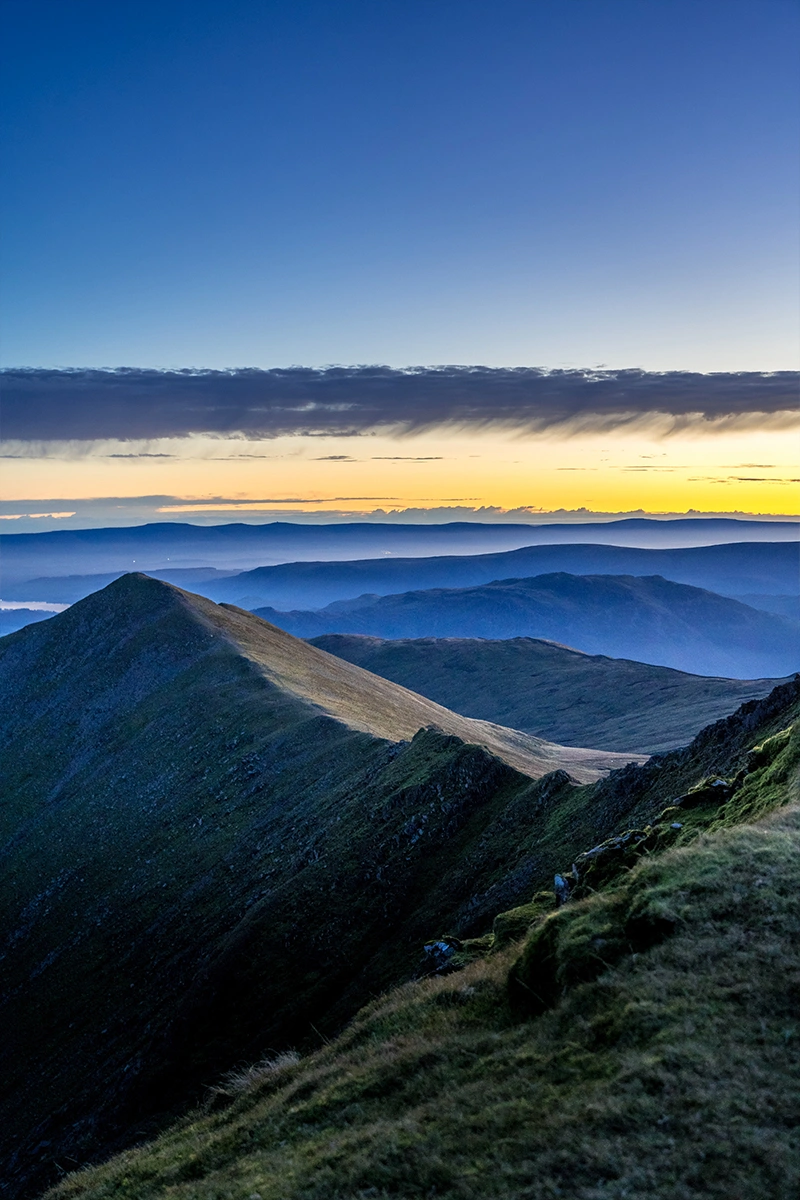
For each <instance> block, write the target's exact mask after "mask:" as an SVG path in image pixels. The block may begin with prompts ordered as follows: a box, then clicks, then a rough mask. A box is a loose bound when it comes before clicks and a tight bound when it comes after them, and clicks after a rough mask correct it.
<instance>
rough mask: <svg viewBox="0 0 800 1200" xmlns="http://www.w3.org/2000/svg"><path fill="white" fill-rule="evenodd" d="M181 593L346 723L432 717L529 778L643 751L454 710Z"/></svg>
mask: <svg viewBox="0 0 800 1200" xmlns="http://www.w3.org/2000/svg"><path fill="white" fill-rule="evenodd" d="M162 586H164V587H168V586H170V585H168V584H164V585H162ZM175 590H176V591H178V590H179V589H175ZM182 595H183V598H184V602H185V603H186V604H187V605H189V606H190V607H191V608H192V609H193V611H194V612H195V613H196V614H197V615H198V616H200V617H202V618H203V619H204V620H205V621H206V622H207V623H209V624H210V625H213V626H214V628H215V629H216V631H217V633H218V634H219V635H220V636H222V637H224V638H226V639H227V640H228V641H230V642H232V643H233V644H234V645H235V646H236V648H237V649H238V650H239V651H240V652H241V653H243V654H244V655H246V656H247V657H248V658H249V659H250V660H251V662H253V663H255V664H256V665H257V666H258V668H259V670H260V671H261V672H262V674H263V675H264V676H265V677H266V678H267V679H269V681H270V682H271V683H273V684H275V686H276V687H279V688H280V689H281V690H282V691H284V692H289V693H291V694H293V695H295V696H298V697H299V698H301V699H303V700H305V701H307V702H308V703H310V704H313V705H314V706H315V707H316V708H317V709H319V711H321V712H324V713H325V714H326V715H328V716H330V717H334V718H336V720H339V721H342V722H343V723H344V724H345V725H348V726H350V728H351V729H358V730H361V731H362V732H364V733H370V734H372V735H373V736H375V737H382V738H387V739H389V740H390V741H407V740H409V739H410V738H412V737H413V736H414V734H415V733H416V732H417V731H418V730H419V729H424V728H426V727H427V726H431V725H432V726H435V727H436V728H437V729H441V730H443V731H444V732H445V733H449V734H453V735H454V736H455V737H458V738H460V739H461V740H462V741H464V742H468V743H470V744H476V745H479V746H485V747H486V749H488V750H490V751H491V752H492V754H496V755H497V757H498V758H500V759H502V760H503V761H504V762H506V763H508V764H509V766H512V767H514V768H515V769H516V770H517V771H522V772H523V774H525V775H529V776H530V777H531V778H532V779H539V778H540V777H541V776H542V775H546V774H547V773H548V772H549V771H555V770H558V769H559V768H561V769H563V770H565V771H567V772H569V774H570V775H572V776H573V778H574V779H576V780H578V781H579V782H580V783H592V782H593V781H594V780H595V779H599V778H600V777H601V776H602V775H604V774H605V773H606V772H608V771H612V770H615V769H616V768H617V767H622V766H624V765H625V764H626V763H628V762H644V761H645V759H646V755H641V754H634V753H631V754H619V753H614V752H610V751H605V750H591V749H584V748H581V747H574V746H558V745H556V744H555V743H553V742H546V741H544V740H543V739H541V738H537V737H534V736H533V735H532V734H526V733H521V732H520V731H518V730H516V729H507V728H505V726H502V725H494V724H493V723H492V722H490V721H478V720H474V719H473V718H471V717H462V716H459V715H458V714H457V713H454V712H451V711H450V709H447V708H443V707H442V706H441V705H440V704H436V703H434V701H433V700H428V699H427V698H426V697H425V696H420V695H417V693H416V692H412V691H409V690H408V689H407V688H404V687H401V686H400V685H399V684H396V683H390V682H389V681H388V680H386V679H382V678H380V676H378V675H373V674H372V673H371V672H370V671H365V670H364V669H363V668H362V667H357V666H355V665H354V664H353V663H348V662H345V661H344V660H343V659H341V658H337V657H335V656H334V655H332V654H328V653H326V652H325V651H324V650H319V649H317V648H316V647H315V646H309V645H308V643H307V642H304V641H301V640H300V639H299V638H295V637H293V636H292V635H291V634H289V633H285V632H284V631H283V630H282V629H278V628H277V627H276V626H275V625H271V624H270V623H269V622H268V621H263V620H262V619H261V618H260V617H257V616H255V615H254V614H253V613H250V612H247V611H245V610H244V609H241V608H235V607H233V606H232V605H227V604H226V605H217V604H214V603H213V601H211V600H206V599H204V598H203V597H201V596H195V595H193V594H191V593H189V592H183V593H182Z"/></svg>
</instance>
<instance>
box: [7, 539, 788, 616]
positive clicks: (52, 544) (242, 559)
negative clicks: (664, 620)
mask: <svg viewBox="0 0 800 1200" xmlns="http://www.w3.org/2000/svg"><path fill="white" fill-rule="evenodd" d="M784 540H788V541H794V542H797V540H798V526H797V524H796V523H795V522H789V521H747V520H742V519H732V518H690V519H687V518H679V519H676V520H655V519H652V518H628V519H623V520H614V521H586V522H581V521H562V522H559V523H550V524H533V523H531V524H509V523H506V522H500V523H498V522H485V523H481V522H477V521H461V522H458V521H456V522H448V523H444V524H427V525H423V524H416V525H415V524H411V523H407V522H404V521H361V522H342V523H337V524H324V525H319V524H306V523H303V524H300V523H297V522H291V521H275V522H270V523H267V524H254V525H250V524H243V523H236V524H229V525H211V526H202V525H190V524H187V523H183V522H178V521H163V522H159V523H153V524H148V525H140V526H134V527H122V528H119V527H117V528H107V529H61V530H53V531H50V532H46V533H22V534H20V533H17V534H15V533H3V534H0V596H2V598H3V599H11V598H12V597H11V596H10V595H6V594H5V593H6V591H7V589H8V588H9V587H12V586H15V585H16V584H18V583H21V582H23V581H25V580H31V579H37V578H40V577H41V576H63V575H76V574H82V575H86V574H98V573H101V572H123V571H148V572H152V571H165V570H175V569H176V568H177V569H196V568H202V567H211V568H219V569H223V570H240V571H241V570H249V569H251V568H253V567H257V566H262V565H264V564H266V563H287V562H295V561H308V560H312V559H315V560H318V559H322V560H337V559H361V558H373V559H380V558H382V557H383V556H385V555H387V554H390V555H393V556H405V557H409V556H412V555H413V556H419V555H443V554H446V555H470V554H488V553H493V552H497V551H503V550H508V549H512V548H515V547H520V546H533V545H548V544H555V543H561V542H573V543H575V542H586V543H596V542H604V543H611V544H612V545H615V546H649V547H654V548H655V547H666V546H676V547H681V546H708V545H711V544H716V543H723V542H744V541H752V542H755V541H772V542H778V541H784ZM542 569H546V570H554V569H556V567H554V566H552V565H551V566H549V567H547V568H542ZM558 569H561V570H567V569H569V568H567V567H563V566H562V567H559V568H558ZM620 569H621V568H620ZM626 569H627V568H626ZM651 569H653V568H651ZM509 573H511V574H516V572H509ZM493 578H499V576H497V575H495V576H493ZM484 581H485V580H484V579H483V578H481V579H464V580H462V581H461V582H462V583H464V584H466V583H481V582H484ZM175 582H177V581H175ZM436 582H438V581H436V580H433V581H420V582H415V583H412V582H410V581H407V582H404V583H402V585H401V587H402V589H405V588H408V587H412V586H413V587H421V586H427V587H430V586H433V585H434V583H436ZM687 582H696V581H695V580H688V581H687ZM185 586H188V581H186V584H185ZM704 586H710V585H708V584H704ZM90 590H95V588H92V589H90ZM360 590H361V591H365V590H370V591H371V590H379V589H377V588H376V589H373V588H371V587H369V588H366V587H362V588H361V589H360ZM387 590H388V591H397V590H399V589H398V588H397V587H396V586H391V587H389V588H388V589H387ZM745 590H746V591H751V592H753V591H759V590H761V588H760V587H749V588H746V589H745ZM787 590H788V591H790V592H794V591H795V590H796V587H795V582H794V581H793V582H792V584H791V586H790V587H789V588H788V589H787ZM85 594H88V593H85ZM347 594H348V595H352V594H353V593H352V592H349V593H347ZM40 598H41V599H45V600H48V599H55V597H51V596H42V597H40ZM214 598H216V597H214ZM219 598H220V599H227V600H235V599H236V597H235V596H224V597H223V596H220V597H219ZM336 598H337V597H335V596H330V597H328V599H326V600H324V601H318V600H314V603H315V604H317V603H328V601H329V600H333V599H336ZM19 599H22V600H32V599H36V597H35V596H32V595H25V596H20V597H19ZM73 599H77V597H73ZM65 602H66V603H70V602H71V601H70V600H67V601H65ZM261 603H270V604H275V603H281V604H282V603H284V601H283V600H281V599H280V598H278V597H269V596H268V597H265V598H264V599H263V600H262V601H261ZM290 603H291V604H295V603H296V601H295V600H291V601H290ZM303 603H308V601H306V602H303Z"/></svg>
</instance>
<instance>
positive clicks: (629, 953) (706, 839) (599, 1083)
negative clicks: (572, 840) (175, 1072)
mask: <svg viewBox="0 0 800 1200" xmlns="http://www.w3.org/2000/svg"><path fill="white" fill-rule="evenodd" d="M799 715H800V680H796V681H794V682H792V683H789V684H787V685H784V686H782V687H780V688H778V689H776V690H775V691H774V692H773V693H771V695H770V696H769V697H767V698H765V699H764V700H763V701H758V702H752V703H749V704H747V705H745V706H744V707H743V708H742V710H740V711H739V712H737V713H736V714H734V715H733V716H732V717H730V718H729V719H727V720H725V721H721V722H719V723H717V724H716V725H714V726H711V727H710V728H709V729H707V730H705V731H704V732H703V734H702V735H701V736H700V737H699V738H698V739H697V740H696V742H695V743H693V745H692V746H691V747H688V748H687V749H686V750H685V751H682V752H680V753H678V754H675V755H670V756H667V757H666V758H665V759H664V760H662V761H661V763H660V764H659V760H651V761H650V762H649V763H648V764H647V765H646V766H645V767H644V768H634V769H633V770H632V771H630V772H628V773H626V774H627V775H628V780H627V782H628V784H629V785H630V786H631V788H632V790H633V791H634V792H639V795H640V799H642V800H643V801H644V802H645V803H646V804H647V805H648V806H649V809H648V811H647V812H646V814H645V815H647V816H648V818H653V817H655V815H656V814H657V812H658V809H657V808H655V807H653V806H654V804H655V803H657V801H658V795H659V788H660V789H661V795H662V797H663V796H664V795H672V796H675V791H672V792H671V793H670V791H669V790H668V789H669V787H670V782H671V783H672V786H673V787H674V789H675V790H677V789H678V788H687V787H688V788H689V789H690V790H689V791H688V793H687V794H685V795H684V796H682V797H681V798H680V801H679V803H680V804H681V805H682V807H679V809H678V811H677V813H675V811H674V810H673V816H672V817H670V816H669V815H668V816H667V817H666V820H665V822H664V824H665V825H666V830H665V831H664V832H665V833H667V832H668V833H669V835H670V836H671V837H672V838H673V843H672V844H669V843H667V845H666V847H665V846H664V845H663V843H662V845H661V847H659V846H657V845H656V846H653V847H651V848H650V851H649V852H648V853H644V854H643V855H642V856H641V857H640V858H639V860H638V862H633V863H632V864H631V863H630V862H625V863H622V864H620V866H621V867H622V869H621V871H620V872H619V873H618V874H617V875H616V876H614V877H612V878H610V880H607V881H606V882H605V883H602V882H601V883H598V881H597V880H594V883H595V884H596V885H597V886H596V887H593V888H591V889H590V894H588V895H587V896H586V898H585V899H582V900H581V899H579V900H570V901H569V902H568V903H566V904H564V905H563V906H562V907H560V908H558V909H556V910H555V911H548V909H550V910H552V909H553V907H554V905H553V897H552V893H551V894H550V896H549V897H548V896H544V897H542V896H539V897H537V900H538V901H539V902H540V903H539V905H538V912H537V911H536V910H537V903H536V901H534V902H533V903H531V904H529V905H528V906H527V908H528V923H529V924H531V922H532V924H531V927H530V931H529V932H528V933H527V937H526V938H525V941H524V942H523V943H517V944H516V945H514V944H511V945H508V943H507V941H503V942H502V943H501V945H500V947H499V948H498V947H497V946H496V944H495V943H493V942H492V939H491V937H486V938H482V939H480V943H477V942H476V943H473V944H472V945H471V947H469V952H470V953H472V954H478V953H480V954H481V955H482V957H480V958H479V959H478V960H477V961H473V962H472V963H471V965H467V966H466V968H465V969H463V970H461V971H456V972H454V973H450V974H448V975H446V976H444V977H439V978H432V979H426V980H423V981H421V982H415V983H411V984H409V985H408V986H406V987H404V988H399V989H396V990H394V991H393V992H391V993H390V994H388V995H385V996H381V997H380V998H378V999H376V1000H375V1001H374V1002H373V1003H372V1004H370V1005H369V1006H368V1007H367V1008H366V1009H365V1010H363V1011H362V1012H361V1013H359V1015H358V1016H357V1018H356V1019H355V1021H354V1022H353V1023H352V1024H351V1025H350V1026H349V1027H348V1028H347V1029H346V1030H345V1031H344V1033H343V1034H342V1035H341V1036H340V1037H339V1038H337V1039H336V1040H335V1041H334V1042H332V1043H331V1044H329V1045H326V1046H324V1047H323V1048H322V1049H319V1050H318V1051H317V1052H316V1053H313V1054H310V1055H308V1056H307V1057H305V1058H302V1059H300V1061H296V1060H295V1061H292V1060H291V1059H289V1060H287V1059H283V1060H282V1061H281V1060H277V1061H275V1060H273V1061H267V1062H264V1063H262V1064H260V1065H259V1066H258V1067H256V1068H255V1069H254V1070H253V1071H251V1072H249V1073H248V1072H241V1071H240V1072H238V1074H237V1075H236V1076H234V1077H233V1078H230V1079H228V1080H226V1081H225V1082H224V1083H223V1085H222V1092H223V1096H222V1097H221V1098H220V1100H219V1101H218V1105H217V1108H216V1110H213V1111H208V1110H206V1111H205V1112H203V1113H201V1112H198V1113H195V1114H194V1116H193V1117H192V1118H190V1119H189V1120H187V1121H186V1122H185V1123H183V1124H180V1125H177V1126H175V1127H174V1128H173V1129H171V1130H170V1131H168V1132H167V1133H166V1134H165V1135H164V1136H163V1137H161V1138H160V1139H158V1140H157V1141H156V1142H154V1143H153V1144H152V1145H149V1146H145V1147H142V1148H141V1149H140V1150H138V1151H134V1152H131V1153H129V1154H127V1155H124V1156H122V1157H120V1158H117V1159H115V1160H113V1161H112V1162H110V1163H108V1164H106V1165H104V1166H101V1167H99V1168H98V1169H97V1170H95V1171H91V1172H86V1173H78V1174H76V1175H75V1176H74V1177H72V1178H70V1179H68V1180H66V1181H65V1182H64V1183H63V1184H62V1186H61V1187H60V1188H58V1189H57V1190H56V1192H55V1193H54V1194H53V1200H55V1198H56V1197H57V1198H58V1200H79V1198H80V1200H111V1198H112V1197H113V1198H114V1200H219V1198H220V1197H228V1196H230V1197H237V1198H238V1197H248V1196H251V1197H252V1196H259V1197H261V1200H327V1198H328V1197H336V1198H337V1200H364V1197H366V1196H372V1195H379V1196H382V1197H401V1196H402V1197H412V1196H436V1197H441V1198H442V1200H520V1198H521V1197H525V1200H552V1197H556V1196H565V1197H566V1196H569V1197H570V1198H574V1200H599V1198H600V1197H603V1196H608V1197H614V1198H615V1200H616V1198H617V1197H620V1198H621V1197H636V1198H637V1200H689V1198H690V1197H699V1196H703V1197H709V1198H712V1200H731V1198H732V1197H736V1200H763V1197H765V1196H770V1197H774V1200H795V1198H796V1196H797V1195H798V1191H799V1190H800V1136H798V1128H799V1127H800V1041H799V1040H798V1037H797V989H798V980H800V809H799V808H798V803H800V790H799V789H798V780H799V778H800V777H799V775H798V769H799V768H800V728H799V727H798V716H799ZM709 769H712V770H714V771H715V772H719V771H722V773H723V774H724V775H725V777H726V782H725V783H723V781H721V780H717V781H716V783H715V784H714V785H713V786H712V785H710V784H709V783H708V781H706V783H705V784H703V782H702V781H703V776H704V775H705V774H706V773H707V771H708V770H709ZM659 774H661V775H662V776H667V778H666V779H662V780H661V782H660V784H659V783H657V782H656V780H657V776H658V775H659ZM654 784H655V786H653V785H654ZM693 784H694V785H696V786H695V787H694V788H693V789H692V785H693ZM585 791H586V792H587V793H588V794H589V795H590V796H591V797H592V798H593V800H595V801H600V802H602V796H603V793H604V792H607V791H608V786H607V785H606V784H605V783H603V784H598V785H594V786H593V787H592V788H588V789H585ZM698 805H699V807H698ZM698 814H701V816H702V820H700V821H699V824H697V825H695V827H694V828H692V823H693V822H694V821H697V820H698ZM675 815H677V817H678V821H677V822H674V819H673V818H674V816H675ZM624 828H625V827H624V826H620V827H619V828H618V830H617V832H619V833H621V832H622V831H623V830H624ZM674 841H677V842H678V843H679V844H678V845H677V846H676V845H675V844H674ZM681 842H682V843H683V844H680V843H681ZM587 849H588V846H587ZM568 861H569V860H567V862H568ZM514 915H515V914H514V913H505V914H502V917H503V918H505V922H504V927H505V928H507V927H508V926H509V923H510V921H509V919H510V918H513V917H514ZM498 920H501V918H498ZM495 924H496V926H497V922H496V923H495ZM524 935H525V927H524V926H519V925H518V926H517V934H516V936H517V937H520V936H524ZM520 952H521V953H520ZM466 954H467V949H465V950H464V952H463V953H462V961H463V957H465V956H466Z"/></svg>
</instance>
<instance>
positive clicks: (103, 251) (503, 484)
mask: <svg viewBox="0 0 800 1200" xmlns="http://www.w3.org/2000/svg"><path fill="white" fill-rule="evenodd" d="M799 35H800V7H798V6H797V5H796V4H795V3H792V2H790V0H758V2H754V3H751V2H750V0H719V2H718V0H688V2H685V3H684V2H682V0H670V2H669V3H664V2H663V0H602V2H599V0H525V2H516V0H494V2H492V3H488V2H487V3H484V2H483V0H462V2H460V3H452V2H451V0H435V2H433V0H426V2H424V3H423V2H417V0H403V3H395V2H394V0H381V3H379V4H375V3H374V0H364V2H361V0H342V2H341V3H337V4H332V3H330V2H324V3H323V2H321V0H291V3H290V2H288V0H282V2H281V3H276V2H269V0H260V2H257V3H256V2H252V0H251V2H247V0H227V2H226V3H224V4H223V3H212V2H209V0H191V2H181V0H159V2H158V3H154V2H151V0H136V2H135V3H133V2H128V0H120V2H118V3H116V4H113V5H110V4H107V3H105V0H104V2H102V3H95V2H94V0H70V3H69V4H64V3H63V0H3V3H2V5H0V43H2V46H3V49H2V61H0V81H1V82H0V103H1V104H2V108H3V111H4V113H5V119H4V123H3V127H2V130H1V131H0V161H2V162H3V186H2V189H0V227H2V229H3V230H4V231H5V232H4V234H3V237H2V243H1V244H0V267H1V268H2V286H1V289H0V325H1V327H2V340H1V341H0V356H1V357H0V363H2V365H3V366H4V367H5V368H7V369H14V368H28V371H27V373H22V374H20V373H18V372H17V373H16V374H15V373H13V372H12V373H11V374H7V375H5V376H4V377H3V378H2V380H0V384H2V396H3V409H2V414H1V416H2V423H1V424H0V436H2V438H3V443H2V447H0V450H1V452H2V454H3V458H2V460H0V468H1V470H0V473H1V474H2V485H1V486H2V492H1V493H0V516H3V517H5V518H11V519H12V520H10V521H9V524H8V525H7V526H6V525H5V521H4V526H5V528H6V529H8V528H10V526H11V524H12V521H13V527H14V529H15V530H16V529H22V528H23V527H25V528H28V527H31V528H40V527H41V528H43V527H45V525H48V526H51V525H53V524H55V525H57V524H58V523H59V522H62V523H63V522H65V521H67V522H73V523H74V522H76V521H80V520H81V519H82V518H81V515H80V514H81V513H82V512H85V511H88V510H86V508H85V505H84V507H83V508H81V505H80V504H78V503H77V502H78V501H84V502H89V501H98V504H95V509H96V510H97V511H96V514H95V516H93V517H92V520H93V521H95V520H102V519H103V516H102V514H103V512H105V513H106V515H107V517H108V520H109V521H111V520H112V519H114V520H117V519H120V513H122V514H123V519H131V520H132V519H134V515H135V514H136V513H139V512H141V511H144V510H145V509H147V512H148V513H151V512H152V513H154V514H156V516H157V517H158V518H159V519H170V510H171V509H173V508H175V507H176V506H177V508H179V509H181V510H182V511H196V512H198V513H199V512H203V513H205V514H206V516H207V515H208V514H209V513H212V514H213V513H215V512H216V513H218V514H219V519H223V518H224V519H227V520H229V519H230V512H232V511H233V512H236V511H240V512H242V513H243V514H245V515H246V517H247V519H264V518H265V517H266V516H267V515H269V514H273V513H280V514H289V513H292V512H304V513H309V512H317V511H319V512H322V513H326V514H329V515H335V514H337V513H345V514H346V513H362V512H364V513H369V512H370V511H372V510H374V509H381V510H384V511H386V510H403V509H413V508H415V507H421V508H426V509H430V510H431V511H433V510H438V509H443V510H446V509H447V508H448V507H449V506H453V505H458V506H461V507H465V508H466V510H471V509H473V508H475V509H481V510H486V509H487V508H495V509H517V508H522V509H526V508H527V509H529V510H530V511H531V512H533V513H535V512H539V511H547V512H551V511H556V510H559V509H581V508H588V509H591V510H594V511H601V512H605V511H609V512H621V511H634V510H638V509H640V508H641V509H645V510H647V511H654V512H672V511H676V512H683V511H687V510H689V509H696V510H701V511H726V512H727V511H739V510H741V511H746V512H757V513H765V514H768V513H795V512H798V511H800V488H798V479H797V477H798V476H800V469H798V460H800V441H798V432H797V423H796V420H795V416H796V410H797V377H796V375H790V374H787V373H790V372H796V371H797V369H798V366H800V362H799V361H798V359H799V346H798V340H799V338H800V334H799V333H798V330H799V329H800V302H799V300H798V296H799V295H800V288H799V287H798V281H799V278H800V271H799V270H798V264H799V263H800V247H799V245H798V243H799V242H800V221H799V220H798V217H799V216H800V205H799V204H798V198H799V196H800V186H799V183H798V180H799V177H800V172H799V171H798V151H797V147H798V141H799V137H798V135H800V76H799V75H798V72H797V48H798V45H799V44H800V37H799ZM452 364H455V366H452ZM331 366H335V367H337V368H339V369H340V373H339V375H338V376H334V375H333V374H332V373H331V372H330V371H327V372H326V371H324V370H322V368H330V367H331ZM359 366H362V367H363V366H369V367H380V368H382V369H384V375H383V376H382V377H381V378H380V379H379V380H378V388H377V391H376V385H375V379H374V378H373V377H369V378H366V377H365V375H364V372H363V370H361V371H359V370H357V369H354V368H358V367H359ZM292 367H294V368H304V369H306V377H304V380H303V389H304V390H303V389H300V390H298V386H297V379H298V376H297V375H296V374H295V375H291V374H290V373H288V372H287V369H288V368H292ZM411 367H414V368H428V369H427V370H416V371H414V372H409V371H408V368H411ZM443 367H447V369H446V370H444V369H443ZM464 367H473V368H474V367H483V368H486V369H487V370H485V371H483V372H482V373H481V372H477V373H475V372H472V373H471V374H469V375H467V374H465V373H464V371H463V370H461V372H460V373H459V370H458V368H464ZM102 368H105V369H107V370H108V372H110V373H106V374H102V373H99V369H102ZM120 368H126V369H127V372H126V373H123V374H121V373H120V370H119V369H120ZM430 368H439V369H438V370H431V369H430ZM64 372H66V374H65V373H64ZM281 372H283V374H281ZM492 372H494V374H493V373H492ZM514 372H516V374H515V373H514ZM776 373H779V374H777V375H776ZM374 374H375V373H374V372H373V376H374ZM334 383H335V384H336V388H334V386H333V385H334ZM237 388H238V391H237ZM337 389H338V390H337ZM245 393H246V395H245ZM301 393H302V394H301ZM243 397H244V399H243ZM278 410H280V412H281V414H282V415H281V416H280V419H278V417H276V412H277V411H278ZM792 410H794V415H793V412H792ZM254 414H255V415H254ZM265 414H266V415H265ZM143 497H157V498H160V499H159V501H158V502H157V503H156V502H155V501H153V502H152V503H151V502H150V501H148V502H147V503H146V504H145V503H144V501H143V500H142V498H143ZM101 500H102V501H103V503H105V508H103V504H101V503H99V501H101ZM69 501H74V502H75V503H74V504H72V505H70V503H69ZM162 501H163V503H162ZM137 505H138V507H137ZM143 505H144V507H143ZM214 505H216V506H217V507H216V508H215V507H214ZM209 506H210V507H209ZM45 509H46V510H48V511H51V512H56V511H64V512H67V511H75V512H76V513H77V515H76V516H75V517H46V518H44V517H31V516H29V515H24V514H30V513H33V512H39V511H44V510H45ZM162 509H166V510H167V511H165V512H162V511H161V510H162ZM93 511H94V510H93ZM98 514H99V515H98ZM125 514H127V515H125ZM132 514H133V515H132Z"/></svg>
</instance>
